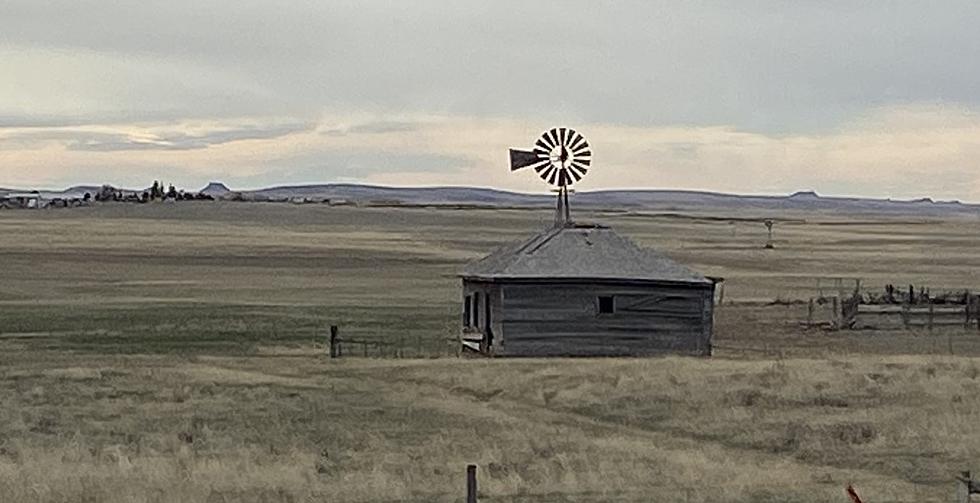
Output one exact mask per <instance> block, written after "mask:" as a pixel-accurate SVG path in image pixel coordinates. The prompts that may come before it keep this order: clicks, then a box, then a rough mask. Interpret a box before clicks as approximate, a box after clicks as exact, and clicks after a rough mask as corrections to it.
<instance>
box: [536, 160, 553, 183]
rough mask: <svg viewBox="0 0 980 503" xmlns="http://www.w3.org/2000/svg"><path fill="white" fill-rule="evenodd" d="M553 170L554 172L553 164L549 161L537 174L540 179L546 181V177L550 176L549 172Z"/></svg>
mask: <svg viewBox="0 0 980 503" xmlns="http://www.w3.org/2000/svg"><path fill="white" fill-rule="evenodd" d="M554 172H555V166H554V165H552V164H551V163H548V166H547V167H546V168H545V169H544V171H539V172H538V174H539V175H541V179H542V180H544V181H546V182H547V181H548V178H550V177H551V174H552V173H554ZM549 183H550V182H549Z"/></svg>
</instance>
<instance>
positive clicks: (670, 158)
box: [0, 105, 980, 201]
mask: <svg viewBox="0 0 980 503" xmlns="http://www.w3.org/2000/svg"><path fill="white" fill-rule="evenodd" d="M551 125H552V124H551V123H543V122H542V123H539V124H535V125H532V124H529V123H528V121H526V120H521V119H491V118H476V117H463V118H461V117H448V116H438V115H405V114H388V115H385V114H374V115H370V114H360V115H358V114H353V115H351V114H345V115H343V116H330V115H325V116H323V117H321V118H320V119H318V120H316V121H314V122H304V121H302V120H291V119H288V118H285V119H284V118H275V119H268V120H265V121H257V120H255V119H241V120H226V121H208V122H186V123H168V124H151V125H135V124H129V125H125V124H123V125H103V126H82V127H51V128H47V127H32V128H17V127H12V128H11V127H8V128H0V145H3V148H2V149H0V180H4V183H5V184H6V185H13V186H37V185H43V186H51V185H52V184H57V183H59V182H62V181H64V182H63V183H83V182H85V183H97V182H102V181H113V182H115V183H129V184H134V185H137V186H138V185H139V184H142V183H145V182H146V179H145V178H146V174H148V173H154V174H155V173H161V172H164V173H168V174H173V175H174V176H175V177H179V178H180V179H181V180H185V182H184V183H186V184H188V185H190V186H195V185H203V184H204V183H205V182H207V181H209V180H223V181H225V182H226V183H228V184H229V185H231V186H237V187H241V188H246V187H258V186H263V185H272V184H282V183H309V182H328V181H339V180H342V181H360V182H366V183H379V184H393V185H474V186H492V187H500V188H506V189H512V190H520V191H531V192H539V191H545V190H547V187H544V186H543V185H542V183H541V181H540V180H539V179H538V178H537V177H536V176H534V175H533V174H531V173H523V172H518V173H511V172H510V171H509V170H508V169H507V165H506V158H507V149H508V148H509V147H522V146H528V145H530V144H531V142H532V140H533V139H534V138H535V137H536V135H537V134H539V133H540V131H541V130H543V129H545V128H547V127H550V126H551ZM574 126H575V127H576V128H577V129H578V130H580V131H582V132H583V133H584V134H586V135H587V136H588V137H589V139H590V141H591V142H592V144H593V145H594V146H595V156H596V157H595V169H593V170H592V171H590V173H589V175H588V177H587V178H586V179H585V180H584V181H583V182H582V183H581V184H580V186H579V188H580V189H583V190H590V189H606V188H675V189H703V190H714V191H723V192H740V193H788V192H793V191H796V190H804V189H815V190H817V191H818V192H822V193H828V194H842V195H869V196H878V197H897V198H914V197H921V196H932V197H937V198H955V199H962V200H970V201H977V200H980V173H976V172H975V170H973V169H972V166H973V165H974V164H975V162H976V161H975V159H977V158H980V116H978V115H977V114H975V113H973V112H971V111H969V110H966V109H962V108H951V107H948V106H929V105H922V106H914V107H911V106H905V107H891V108H882V109H877V110H874V111H873V112H871V113H869V114H867V115H865V116H863V117H861V118H859V119H857V120H855V121H852V122H850V123H847V124H844V125H842V127H840V128H839V129H838V130H837V131H833V132H826V133H821V134H808V135H769V134H764V133H758V132H755V133H753V132H746V131H740V130H738V129H737V128H734V127H731V126H719V127H630V126H622V125H613V124H574ZM114 165H119V166H126V170H125V171H119V172H115V173H108V174H106V175H103V176H108V177H111V179H108V180H101V179H92V178H90V177H91V176H92V173H103V171H99V169H100V168H102V167H105V166H114Z"/></svg>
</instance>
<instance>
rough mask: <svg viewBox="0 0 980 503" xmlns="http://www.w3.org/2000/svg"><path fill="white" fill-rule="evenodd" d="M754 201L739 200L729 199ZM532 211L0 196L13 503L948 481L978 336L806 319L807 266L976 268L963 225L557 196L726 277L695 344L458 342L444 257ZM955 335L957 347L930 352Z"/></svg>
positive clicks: (657, 496)
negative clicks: (518, 350)
mask: <svg viewBox="0 0 980 503" xmlns="http://www.w3.org/2000/svg"><path fill="white" fill-rule="evenodd" d="M762 216H769V215H755V214H749V213H745V214H740V215H737V217H739V218H747V217H748V218H754V217H762ZM550 217H551V215H550V212H547V211H541V212H533V211H527V210H521V211H518V210H466V211H461V210H446V209H391V208H387V209H382V208H341V207H327V206H297V205H284V204H283V205H280V204H234V203H217V204H213V203H185V204H179V205H146V206H139V205H104V206H95V207H90V208H82V209H75V210H64V211H37V212H27V211H18V212H14V211H8V212H0V236H3V239H2V240H0V495H4V496H3V498H9V500H10V501H338V500H344V501H404V500H415V501H458V500H459V499H460V497H461V495H462V494H463V493H462V489H463V477H462V475H463V468H464V466H465V464H466V463H469V462H475V463H478V464H479V465H480V481H481V492H482V494H483V495H484V496H485V498H486V499H487V500H488V501H610V500H618V501H624V500H626V501H733V502H734V501H740V502H741V501H773V502H775V501H845V498H846V496H844V493H843V487H844V486H845V485H846V484H847V483H848V482H854V483H855V485H856V487H857V488H858V490H859V491H860V492H861V493H862V495H863V496H865V497H866V498H867V500H868V501H876V502H882V501H907V502H913V501H916V502H918V501H948V500H949V499H950V497H951V494H952V491H953V489H954V485H953V483H952V476H953V474H954V473H956V472H958V471H960V470H965V469H971V468H974V469H976V468H978V466H977V463H978V462H980V441H978V440H977V438H980V437H977V436H976V435H975V434H974V432H973V431H972V430H971V426H972V425H973V423H975V418H976V417H978V412H980V410H978V409H980V393H978V391H980V380H978V377H980V358H977V357H980V334H977V332H976V330H973V331H968V330H962V329H954V330H952V331H949V332H945V331H936V332H934V333H932V334H927V333H922V332H904V331H902V332H875V331H861V332H843V331H842V332H824V331H820V330H811V331H804V330H802V329H801V328H800V327H799V325H798V323H797V322H798V321H799V320H801V319H803V315H804V313H805V307H802V306H800V305H789V306H786V305H781V304H776V305H768V304H767V303H768V302H770V301H773V300H775V299H780V300H794V299H806V298H808V297H810V296H813V295H815V294H816V293H817V290H816V284H815V280H814V278H815V277H817V276H822V277H836V276H843V277H860V278H862V280H863V282H864V284H865V285H872V286H875V287H877V286H880V285H883V284H884V283H895V284H905V283H915V284H917V285H920V284H921V285H927V286H931V287H933V288H937V289H938V288H944V289H950V290H953V289H966V288H971V289H974V290H977V289H980V277H978V276H980V255H978V254H976V253H975V250H976V249H978V246H980V219H977V218H960V219H957V220H948V221H933V220H928V221H927V220H921V219H920V220H916V219H908V218H906V219H896V218H881V217H872V216H840V215H830V214H821V215H790V216H789V217H790V218H792V219H793V220H792V221H786V222H780V223H777V225H776V232H775V236H776V249H775V250H770V251H766V250H763V249H762V246H761V245H762V244H763V243H764V242H765V228H764V227H763V226H762V225H761V224H759V223H749V222H745V221H739V222H738V223H736V224H732V223H730V222H729V221H727V220H724V219H721V218H719V215H653V214H642V213H639V214H638V213H600V214H585V215H581V216H580V218H582V219H589V220H597V221H600V222H602V223H608V224H611V225H613V226H614V227H616V228H617V229H618V230H619V231H620V232H621V233H623V234H625V235H628V236H631V237H633V238H634V239H636V240H637V241H639V242H641V243H643V244H646V245H651V246H655V247H657V248H658V249H660V250H662V251H664V252H666V253H667V254H669V255H670V256H672V257H674V258H676V259H678V260H680V261H682V262H685V263H688V264H690V265H692V266H693V267H694V268H696V269H699V270H701V271H702V272H704V273H705V274H708V275H712V276H721V277H724V278H726V281H725V289H726V293H725V301H726V304H725V305H723V306H721V307H720V308H719V309H718V312H717V316H716V340H715V342H716V344H717V345H718V346H719V347H720V348H721V349H719V350H718V351H717V352H716V353H717V354H716V356H715V357H714V358H712V359H693V358H659V359H649V360H632V359H596V360H589V359H584V360H583V359H578V360H561V359H556V360H516V361H478V360H459V359H456V358H438V359H430V358H423V359H412V360H390V359H386V360H377V359H361V358H351V359H341V360H329V359H326V358H324V357H323V351H324V348H323V344H322V342H323V337H324V327H326V326H327V325H331V324H336V325H339V326H340V327H341V331H342V334H343V335H347V336H352V337H358V338H368V339H376V340H384V341H389V342H398V341H401V342H402V343H404V344H405V345H406V346H407V348H408V349H409V354H414V353H413V351H418V349H419V348H421V354H422V355H423V356H438V355H447V354H450V353H452V352H453V351H454V350H455V348H454V347H451V346H449V345H447V341H446V339H447V338H451V337H453V336H455V333H456V332H455V330H456V327H457V321H458V319H459V306H458V300H459V290H458V288H459V282H458V279H457V278H456V277H455V273H456V271H457V270H458V269H459V268H460V266H462V264H464V263H465V262H466V261H468V260H471V259H474V258H477V257H479V256H482V255H483V254H486V253H488V252H489V251H491V250H492V249H493V248H494V247H496V246H498V245H499V244H502V243H504V242H507V241H509V240H514V239H519V238H521V237H523V236H526V235H528V234H529V233H532V232H534V231H536V230H538V229H540V228H542V227H544V226H546V225H547V224H548V222H549V220H550ZM950 347H952V348H953V353H955V356H951V355H950V354H949V353H950V351H949V348H950Z"/></svg>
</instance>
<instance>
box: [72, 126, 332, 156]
mask: <svg viewBox="0 0 980 503" xmlns="http://www.w3.org/2000/svg"><path fill="white" fill-rule="evenodd" d="M310 129H312V127H311V126H310V125H308V124H292V125H286V126H277V127H266V128H262V127H248V128H237V129H227V130H217V131H211V132H208V133H204V134H197V135H195V134H186V133H171V134H164V135H132V134H119V133H117V134H100V135H90V136H88V137H86V138H81V139H75V140H73V141H71V142H70V143H69V144H68V147H67V148H68V150H88V151H98V152H111V151H122V150H197V149H205V148H208V147H212V146H215V145H222V144H225V143H231V142H237V141H244V140H265V139H271V138H279V137H282V136H286V135H290V134H293V133H296V132H300V131H308V130H310Z"/></svg>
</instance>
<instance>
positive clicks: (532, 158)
mask: <svg viewBox="0 0 980 503" xmlns="http://www.w3.org/2000/svg"><path fill="white" fill-rule="evenodd" d="M591 167H592V148H591V147H590V146H589V142H588V140H586V139H585V137H584V136H582V135H581V134H579V133H578V132H577V131H575V130H574V129H571V128H565V127H558V128H551V129H549V130H548V131H545V132H544V133H542V134H541V137H539V138H538V139H537V141H535V142H534V147H533V149H532V150H517V149H511V150H510V169H511V171H516V170H518V169H522V168H531V169H533V170H534V172H535V173H537V174H538V176H540V177H541V179H542V180H544V181H545V182H547V183H549V184H551V185H555V186H557V187H568V186H570V185H572V184H574V183H576V182H578V181H580V180H582V177H584V176H585V175H586V174H587V173H588V172H589V169H590V168H591Z"/></svg>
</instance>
